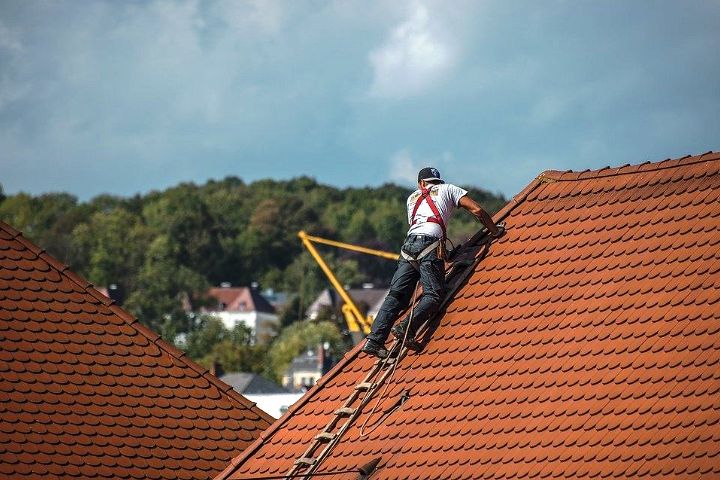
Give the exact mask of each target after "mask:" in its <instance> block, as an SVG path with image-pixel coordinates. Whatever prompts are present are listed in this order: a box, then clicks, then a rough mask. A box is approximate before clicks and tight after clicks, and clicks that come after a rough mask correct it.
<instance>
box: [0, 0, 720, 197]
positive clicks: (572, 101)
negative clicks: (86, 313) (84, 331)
mask: <svg viewBox="0 0 720 480" xmlns="http://www.w3.org/2000/svg"><path fill="white" fill-rule="evenodd" d="M718 25H720V1H718V0H697V1H693V0H688V1H683V2H678V1H674V0H673V1H662V0H657V1H650V0H648V1H636V0H604V1H586V0H575V1H569V0H544V1H542V2H538V1H520V0H514V1H508V0H499V1H493V0H483V1H465V0H442V1H430V0H427V1H421V0H410V1H405V0H388V1H368V0H357V1H354V0H345V1H332V0H327V1H325V0H324V1H320V0H286V1H278V0H262V1H253V0H245V1H243V0H237V1H236V0H232V1H220V0H203V1H201V0H183V1H170V0H147V1H140V0H137V1H133V0H128V1H110V0H109V1H100V0H93V1H91V0H53V1H48V0H0V184H2V187H3V189H4V191H5V193H17V192H19V191H25V192H28V193H32V194H40V193H44V192H51V191H65V192H69V193H72V194H74V195H76V196H77V197H78V198H79V199H81V200H88V199H90V198H92V197H94V196H96V195H98V194H102V193H110V194H115V195H122V196H128V195H133V194H135V193H145V192H148V191H150V190H153V189H164V188H167V187H169V186H173V185H176V184H178V183H180V182H187V181H192V182H196V183H204V182H205V181H206V180H208V179H211V178H213V179H221V178H224V177H225V176H228V175H233V176H238V177H240V178H242V179H244V180H245V181H248V182H250V181H254V180H258V179H263V178H275V179H289V178H293V177H296V176H300V175H307V176H311V177H314V178H316V179H317V180H318V181H320V182H322V183H326V184H330V185H335V186H338V187H346V186H365V185H370V186H379V185H382V184H383V183H385V182H395V183H399V184H401V185H406V186H411V185H413V183H414V181H415V180H416V178H417V177H416V175H417V171H418V170H419V169H420V168H422V167H424V166H435V167H437V168H438V169H439V170H440V172H441V174H442V175H443V177H444V178H445V179H446V180H447V181H449V182H452V183H456V184H461V185H474V186H477V187H481V188H485V189H487V190H490V191H493V192H500V193H503V194H504V195H506V196H507V197H512V196H513V195H515V194H517V193H518V192H519V191H520V190H521V189H522V188H523V187H524V186H525V185H526V184H527V183H529V182H530V181H531V180H532V179H533V178H535V177H536V176H537V175H539V174H540V173H541V172H543V171H544V170H567V169H573V170H585V169H588V168H589V169H598V168H603V167H605V166H608V165H611V166H617V165H622V164H626V163H631V164H634V163H642V162H645V161H648V160H651V161H659V160H663V159H666V158H675V157H681V156H685V155H688V154H699V153H704V152H706V151H709V150H718V149H720V115H718V111H719V108H718V107H720V54H719V53H718V52H719V49H718V45H720V28H718Z"/></svg>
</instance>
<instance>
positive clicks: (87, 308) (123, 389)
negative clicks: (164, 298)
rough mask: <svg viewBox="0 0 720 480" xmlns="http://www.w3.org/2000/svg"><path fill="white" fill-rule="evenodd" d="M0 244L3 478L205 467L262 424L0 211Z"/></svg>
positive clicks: (202, 470)
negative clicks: (196, 438)
mask: <svg viewBox="0 0 720 480" xmlns="http://www.w3.org/2000/svg"><path fill="white" fill-rule="evenodd" d="M0 252H4V254H2V253H0V278H1V279H3V280H2V281H0V332H2V333H0V370H1V371H2V377H1V379H0V392H2V394H1V395H0V432H2V435H0V473H1V474H2V476H3V477H4V478H20V477H21V478H26V477H27V478H30V477H32V478H39V477H40V476H42V477H43V478H48V477H52V478H75V477H77V478H97V477H98V476H100V477H103V478H178V476H179V475H178V471H183V472H192V475H191V477H192V478H198V477H204V478H211V477H212V476H213V475H215V474H216V473H218V472H219V471H220V470H221V469H222V468H224V467H225V465H226V464H227V462H228V461H229V460H230V459H231V457H232V456H233V455H237V454H238V453H239V452H240V451H242V449H243V448H244V447H245V446H247V445H249V444H250V443H251V442H252V441H253V440H254V439H256V438H257V437H258V436H259V435H260V433H261V432H262V431H263V430H264V429H265V428H266V427H267V426H268V425H269V424H270V422H271V420H272V419H271V418H270V417H268V416H267V415H265V414H264V413H263V412H261V411H260V410H258V409H257V408H255V407H254V406H252V404H251V403H250V402H248V401H247V400H246V399H244V398H242V397H240V396H239V395H236V394H234V393H227V392H226V391H225V390H221V389H220V384H219V383H218V382H217V381H216V380H214V379H211V378H210V377H209V375H208V374H206V373H205V372H204V371H203V370H202V369H201V368H200V367H198V366H197V365H194V364H193V363H192V362H190V361H189V360H188V359H186V358H185V357H184V356H183V357H181V358H179V359H178V358H177V357H178V353H177V351H176V350H175V349H174V348H171V347H170V346H169V345H167V344H165V343H164V342H163V341H162V340H160V339H159V338H158V336H157V335H156V334H154V333H153V332H150V331H149V330H147V329H146V328H144V327H141V326H140V324H139V323H137V322H136V321H135V320H134V319H132V318H131V317H130V316H129V315H127V313H125V312H123V311H122V310H120V309H118V307H115V306H113V307H111V308H108V307H107V306H106V304H105V303H103V302H101V301H99V300H98V299H99V298H101V297H102V296H101V295H100V294H99V293H98V292H97V291H95V290H94V289H93V288H92V287H91V286H90V285H89V284H87V282H85V281H84V280H82V279H81V278H80V277H78V276H76V275H74V274H71V272H69V271H68V270H66V269H65V267H64V266H62V265H61V264H60V262H57V261H56V260H55V259H53V258H52V257H50V256H49V255H47V254H46V253H42V252H41V251H40V250H39V249H38V248H37V247H35V246H34V245H32V244H31V243H30V242H29V241H27V240H26V239H24V238H23V237H21V236H18V235H17V234H16V233H14V230H13V229H12V228H11V227H9V226H8V225H5V224H2V223H0ZM36 253H39V256H38V255H37V254H36ZM58 268H62V269H63V270H62V271H60V270H58ZM171 366H172V376H169V375H168V374H167V373H166V372H167V369H168V368H169V367H171ZM198 372H203V373H202V374H200V373H198ZM150 383H152V386H150ZM190 399H191V400H190ZM198 411H201V412H202V413H203V415H204V418H205V420H204V421H198V420H197V418H198ZM168 417H172V418H173V419H174V420H173V428H171V429H170V428H167V427H166V426H165V421H166V420H167V418H168ZM214 419H217V422H215V423H213V426H211V425H210V422H212V421H213V420H214ZM140 425H142V426H141V427H140V428H137V427H138V426H140ZM202 432H205V433H202ZM201 433H202V438H203V441H201V442H197V441H194V440H193V438H194V436H199V435H201ZM140 445H144V446H142V447H141V446H140ZM190 445H192V446H191V447H190ZM200 457H203V458H204V460H202V462H200V463H198V461H197V460H198V458H200ZM170 459H172V461H169V460H170Z"/></svg>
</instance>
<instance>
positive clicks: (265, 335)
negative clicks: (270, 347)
mask: <svg viewBox="0 0 720 480" xmlns="http://www.w3.org/2000/svg"><path fill="white" fill-rule="evenodd" d="M208 296H209V297H211V298H214V299H216V300H217V303H216V304H215V305H211V306H208V307H203V308H201V310H200V313H206V314H210V315H213V316H216V317H218V318H219V319H220V320H222V322H223V324H224V325H225V327H227V328H228V329H230V330H232V329H233V328H234V327H235V325H236V324H238V323H242V324H244V325H246V326H248V327H250V329H251V330H252V331H253V335H254V336H255V341H256V342H257V343H266V342H267V341H268V340H269V339H270V338H272V337H273V336H274V335H276V334H277V330H278V315H277V313H276V312H275V308H274V307H273V306H272V305H270V302H268V301H267V300H266V299H265V297H263V296H262V294H261V293H260V292H259V290H258V289H257V288H255V287H233V286H230V284H223V285H221V286H220V287H214V288H211V289H210V290H209V291H208Z"/></svg>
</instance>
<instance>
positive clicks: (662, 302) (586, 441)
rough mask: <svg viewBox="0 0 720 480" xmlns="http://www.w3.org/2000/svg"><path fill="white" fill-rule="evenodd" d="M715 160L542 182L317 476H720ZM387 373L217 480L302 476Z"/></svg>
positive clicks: (505, 213)
mask: <svg viewBox="0 0 720 480" xmlns="http://www.w3.org/2000/svg"><path fill="white" fill-rule="evenodd" d="M718 160H720V155H719V154H716V153H712V152H710V153H707V154H704V155H700V156H695V157H684V158H681V159H676V160H665V161H662V162H657V163H650V162H646V163H643V164H641V165H634V166H630V165H625V166H621V167H617V168H604V169H601V170H597V171H585V172H579V173H578V172H554V171H548V172H544V173H543V174H542V175H540V176H539V177H538V178H537V179H536V180H534V181H533V182H532V183H531V184H530V185H528V187H526V188H525V189H524V190H523V191H522V192H521V193H520V194H518V195H517V196H516V197H514V198H513V200H512V201H511V202H510V203H509V204H508V205H507V206H506V207H505V208H504V209H503V210H502V211H501V212H500V213H499V214H498V215H497V216H496V220H497V221H499V220H504V221H505V222H506V224H507V226H508V232H507V234H506V236H505V237H503V238H502V239H501V240H499V241H497V242H495V243H493V244H492V246H491V247H490V249H489V252H488V253H487V255H486V256H485V257H483V258H482V259H481V260H480V261H479V262H478V263H477V264H475V265H474V266H471V269H470V271H469V272H467V273H468V274H467V276H466V277H463V275H462V274H458V275H457V278H456V280H458V281H459V280H462V279H463V278H464V282H462V283H460V284H459V287H458V288H457V290H456V291H455V292H454V293H453V294H452V295H451V297H450V298H449V300H448V302H447V303H446V305H445V307H444V309H443V312H442V314H441V318H440V321H439V325H438V327H437V329H436V330H435V331H434V332H432V335H431V338H430V339H429V343H427V345H426V346H425V348H424V350H423V351H422V352H421V353H419V354H414V353H410V354H408V355H407V356H405V357H403V358H402V359H401V361H400V363H399V366H398V368H397V371H396V373H395V375H394V377H393V378H392V381H391V382H390V384H389V385H388V389H387V392H386V393H385V395H384V396H383V397H382V398H381V396H380V393H379V392H382V388H383V387H381V389H380V390H378V391H377V393H376V394H375V395H374V397H373V399H372V400H371V401H370V402H369V403H368V404H367V405H366V406H365V408H364V409H363V411H362V413H361V414H360V416H359V417H358V418H357V419H356V420H355V422H354V423H353V425H352V426H351V427H350V429H349V430H348V431H347V432H346V433H345V435H344V437H343V438H342V440H341V441H340V442H339V443H338V444H337V445H336V446H335V447H334V449H333V450H332V452H331V453H330V455H329V456H328V457H327V458H326V459H325V460H324V461H323V463H322V464H321V465H320V467H319V468H318V469H317V471H318V472H334V471H345V470H353V469H355V470H356V469H357V468H358V467H359V466H360V465H363V464H364V463H366V462H368V461H369V460H371V459H373V458H376V457H380V463H379V465H378V469H377V471H376V472H375V473H374V474H373V475H372V478H374V479H375V478H377V479H394V478H472V479H477V478H492V479H495V478H523V479H536V478H598V477H600V478H615V477H626V476H632V477H645V478H650V477H659V476H683V477H694V478H704V477H712V476H720V468H719V467H718V465H720V462H718V454H720V395H719V394H720V308H718V301H720V279H719V278H718V275H717V273H718V271H720V254H718V252H719V251H720V249H719V248H718V244H720V207H718V205H720V161H718ZM473 242H476V243H477V244H478V245H479V244H482V242H483V237H482V235H481V234H479V235H477V236H476V237H475V238H474V240H473V241H472V242H471V243H470V244H468V245H465V250H464V251H468V252H478V251H480V250H479V249H478V247H477V246H476V245H475V244H474V243H473ZM460 255H462V252H461V254H460ZM451 278H454V277H451ZM453 281H455V280H453ZM373 363H374V362H373V360H372V359H370V358H368V357H367V356H363V355H360V354H359V353H358V350H357V349H356V350H355V351H353V352H351V353H350V354H348V355H346V356H345V358H344V359H343V360H342V361H341V362H340V364H339V365H338V366H337V367H336V368H335V369H334V370H333V371H331V372H330V373H329V374H328V375H326V376H325V377H323V379H322V380H321V381H320V382H319V383H318V385H317V386H316V387H315V388H314V389H313V390H311V391H310V392H309V393H308V394H307V395H306V396H305V397H303V399H302V400H301V401H299V402H298V403H296V404H295V405H294V406H293V407H292V408H291V410H290V412H288V414H286V415H285V416H284V417H282V419H281V420H279V421H278V422H277V423H276V424H275V425H274V426H273V427H271V428H270V429H269V430H268V431H266V432H265V433H263V435H262V436H261V439H260V440H258V441H257V442H256V443H255V444H253V446H252V447H250V448H249V449H247V450H246V451H245V452H244V453H243V454H242V455H241V456H239V457H237V458H236V459H235V460H234V461H233V462H232V463H231V465H230V466H228V468H226V470H225V472H224V473H223V474H222V475H220V476H218V478H229V479H245V478H253V477H257V476H262V475H283V474H285V473H286V472H288V471H289V470H290V468H291V466H292V463H293V462H294V461H295V460H296V459H297V458H299V457H300V456H301V455H302V454H303V453H304V452H305V450H306V448H307V447H308V446H309V445H310V442H311V440H312V437H313V436H314V435H317V434H318V433H319V432H320V431H321V430H322V428H324V427H325V425H326V424H327V423H328V422H329V421H330V419H331V418H332V417H333V412H334V411H335V410H336V409H337V408H339V407H340V406H341V404H342V403H343V402H344V400H345V399H347V398H348V396H349V395H350V394H351V392H352V391H353V388H354V386H355V385H356V384H357V383H358V382H360V381H361V380H362V379H363V378H364V377H365V375H366V373H367V372H368V371H370V369H371V368H372V367H373ZM402 391H409V392H410V398H409V399H408V400H407V401H406V402H405V403H404V404H403V405H402V407H401V408H399V409H397V410H394V411H392V413H390V414H389V415H388V416H387V418H386V419H384V420H383V421H381V422H378V420H379V418H380V417H381V415H382V414H377V413H376V414H375V415H374V416H373V417H372V418H370V419H369V420H368V417H369V415H370V409H371V408H372V406H374V404H375V402H376V401H377V400H378V399H380V403H379V405H378V408H377V410H376V411H377V412H385V411H386V410H387V409H389V408H391V407H392V406H393V405H394V404H395V403H396V402H397V400H398V398H399V396H400V394H401V392H402ZM366 420H368V422H369V424H370V425H373V422H375V423H376V424H375V425H374V428H375V429H374V430H372V431H370V432H368V431H365V433H366V434H367V435H366V436H365V437H362V436H361V435H360V427H361V425H362V424H363V422H365V421H366ZM316 454H317V453H316ZM301 471H302V470H301ZM345 475H346V474H338V475H337V476H335V477H333V478H344V476H345ZM348 478H353V477H352V476H350V477H348Z"/></svg>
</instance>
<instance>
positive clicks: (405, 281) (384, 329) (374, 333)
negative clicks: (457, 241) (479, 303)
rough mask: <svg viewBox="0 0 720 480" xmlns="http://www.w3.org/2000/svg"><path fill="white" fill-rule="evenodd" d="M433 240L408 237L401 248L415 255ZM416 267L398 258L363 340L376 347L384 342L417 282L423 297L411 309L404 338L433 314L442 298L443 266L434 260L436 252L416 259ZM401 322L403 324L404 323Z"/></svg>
mask: <svg viewBox="0 0 720 480" xmlns="http://www.w3.org/2000/svg"><path fill="white" fill-rule="evenodd" d="M436 240H437V238H436V237H431V236H428V235H409V236H408V237H407V239H406V240H405V243H404V244H403V246H402V249H403V250H404V251H405V252H406V253H408V254H410V255H412V256H415V255H417V254H418V253H420V252H422V251H423V250H424V249H425V248H426V247H428V246H429V245H430V244H431V243H433V242H434V241H436ZM418 267H419V270H418V269H416V268H415V267H413V266H412V265H411V264H410V262H408V261H407V260H405V259H404V258H402V257H400V260H399V261H398V266H397V270H395V274H394V275H393V278H392V282H391V283H390V291H389V292H388V295H387V297H385V300H384V301H383V304H382V307H380V311H379V312H378V314H377V317H375V321H374V322H373V324H372V329H371V331H370V334H369V335H368V337H367V338H368V339H369V340H371V341H374V342H377V343H380V344H384V343H385V340H387V337H388V335H390V329H391V328H392V325H393V322H394V321H395V319H396V318H397V316H398V314H399V313H400V312H401V311H402V310H404V309H405V308H406V307H407V306H408V305H409V304H410V299H411V298H412V295H413V292H414V291H415V283H416V282H417V280H418V279H420V285H422V287H423V295H422V297H421V298H420V300H419V301H418V302H417V304H416V305H415V308H414V310H413V317H412V323H411V324H410V325H409V328H408V333H407V335H408V338H412V337H414V335H415V332H416V331H417V329H418V328H419V327H420V326H421V325H422V324H423V322H424V321H425V320H427V319H428V318H430V317H431V316H433V315H435V313H437V311H438V309H439V308H440V303H441V302H442V299H443V297H444V296H445V266H444V264H443V261H442V260H441V259H439V258H438V257H437V249H434V250H433V251H432V252H430V253H428V254H427V255H426V256H425V257H423V258H422V259H420V264H419V265H418ZM406 320H407V319H406ZM404 323H406V324H407V322H406V321H405V322H404ZM406 326H407V325H406Z"/></svg>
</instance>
